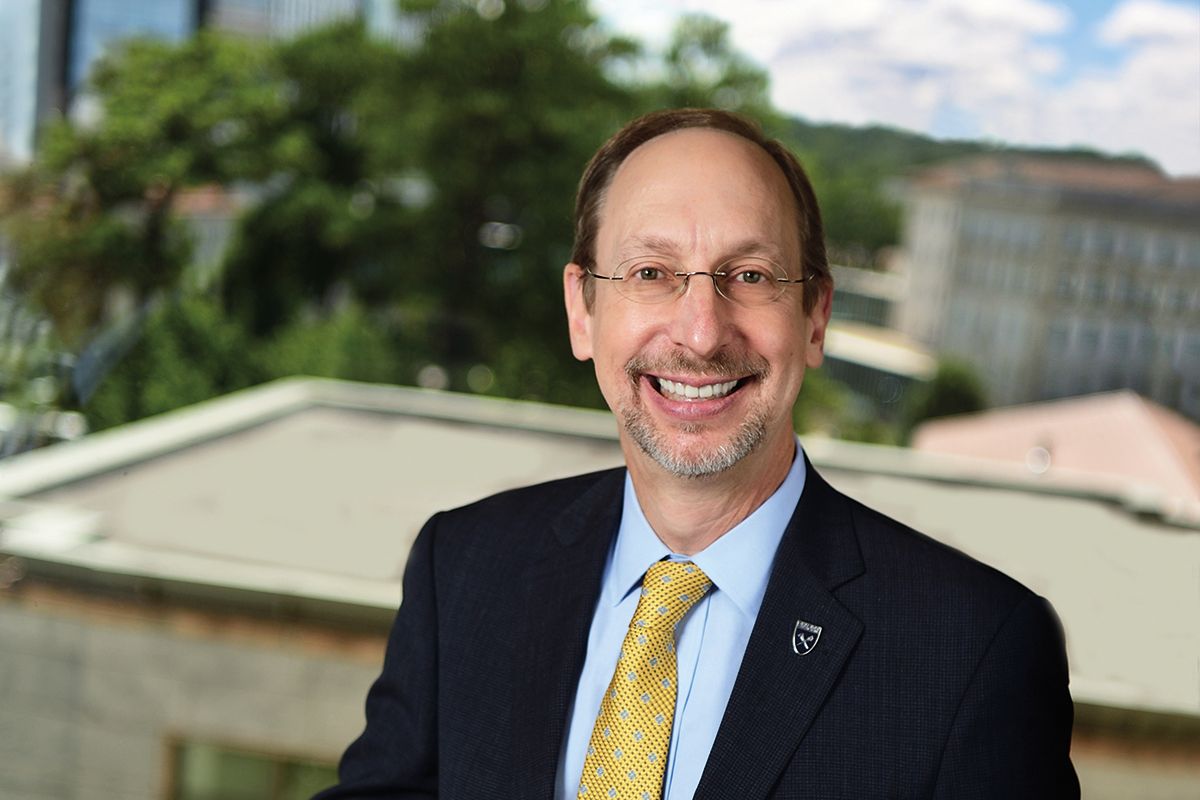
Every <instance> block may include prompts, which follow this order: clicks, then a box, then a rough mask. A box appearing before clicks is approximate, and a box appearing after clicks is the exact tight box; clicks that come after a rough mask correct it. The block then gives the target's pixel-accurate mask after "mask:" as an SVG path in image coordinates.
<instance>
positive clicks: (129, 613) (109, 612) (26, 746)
mask: <svg viewBox="0 0 1200 800" xmlns="http://www.w3.org/2000/svg"><path fill="white" fill-rule="evenodd" d="M382 652H383V637H382V636H350V635H339V634H335V633H331V632H327V631H321V630H319V629H315V628H305V627H301V626H294V625H287V624H279V623H265V622H255V621H248V620H244V619H238V618H236V617H231V616H221V615H215V614H204V613H194V612H183V611H178V610H161V609H160V610H155V609H153V608H141V607H137V606H133V605H129V604H122V603H114V602H107V601H101V600H96V599H94V598H86V597H82V596H71V595H68V594H63V593H57V592H53V591H49V592H48V591H41V590H37V589H36V588H35V589H31V590H26V589H22V590H21V591H20V592H16V591H15V590H8V591H7V592H3V593H0V797H3V798H5V800H50V798H54V799H55V800H66V799H67V798H70V800H151V798H153V799H154V800H159V798H167V797H169V796H170V774H169V773H170V762H171V759H170V751H171V744H172V743H173V742H174V741H178V740H180V739H185V740H193V741H209V742H216V743H220V744H224V745H228V746H234V747H239V748H245V749H248V750H257V751H261V752H264V753H268V754H270V753H274V754H279V755H292V756H302V757H315V758H318V759H321V760H324V761H327V762H330V763H334V762H336V760H337V758H338V756H339V755H340V754H341V752H342V750H343V749H344V748H345V747H346V745H347V744H349V743H350V741H352V740H353V739H354V738H355V737H356V736H357V735H358V734H359V732H361V730H362V726H363V722H364V718H363V701H364V699H365V697H366V691H367V688H368V687H369V686H370V683H371V681H372V680H374V678H375V676H376V675H377V674H378V671H379V665H380V663H382Z"/></svg>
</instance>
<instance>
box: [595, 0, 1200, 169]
mask: <svg viewBox="0 0 1200 800" xmlns="http://www.w3.org/2000/svg"><path fill="white" fill-rule="evenodd" d="M597 8H598V10H600V11H602V12H603V13H605V14H606V15H607V16H608V17H609V18H610V19H615V20H616V21H617V25H618V27H620V28H623V29H626V30H630V28H629V27H627V26H626V23H625V19H629V20H631V21H634V22H635V27H634V28H633V29H632V30H631V32H634V33H637V34H639V35H642V36H646V37H647V38H648V39H650V40H652V41H660V42H661V41H662V40H663V39H665V36H666V31H667V30H668V29H669V27H670V24H671V20H673V19H674V18H676V17H677V16H678V15H679V14H680V13H683V12H687V11H704V12H707V13H709V14H712V15H713V16H716V17H718V18H721V19H724V20H727V21H728V22H730V23H731V26H732V32H733V39H734V43H735V45H736V46H737V47H738V48H739V49H740V50H742V51H743V52H745V53H747V54H748V55H750V56H751V57H753V58H755V59H756V60H758V61H759V62H760V63H762V64H763V65H764V66H766V67H767V68H768V69H769V70H770V73H771V83H772V97H773V100H774V102H775V103H776V105H778V106H779V107H780V108H782V109H784V110H786V111H789V112H792V113H795V114H798V115H801V116H803V117H806V118H809V119H813V120H828V121H839V122H848V123H852V124H865V123H872V122H881V123H885V124H891V125H897V126H900V127H904V128H908V129H912V130H918V131H924V132H928V133H933V134H934V135H956V136H987V137H992V138H997V139H1000V140H1004V141H1010V142H1016V143H1022V144H1038V145H1073V144H1085V145H1090V146H1094V147H1098V148H1101V149H1104V150H1114V151H1122V152H1123V151H1131V150H1133V151H1140V152H1144V153H1146V154H1147V155H1150V156H1151V157H1153V158H1155V159H1157V160H1159V161H1160V163H1162V164H1163V166H1164V167H1165V168H1166V169H1167V170H1168V171H1171V172H1175V173H1200V8H1197V7H1196V6H1195V5H1194V4H1191V5H1185V4H1180V3H1171V2H1165V0H1126V1H1125V2H1124V3H1122V4H1121V5H1119V6H1118V7H1116V8H1115V9H1114V10H1113V12H1112V13H1111V14H1110V16H1109V17H1108V19H1106V20H1105V21H1104V22H1103V23H1102V24H1101V26H1100V27H1099V29H1098V32H1097V34H1096V35H1097V36H1098V37H1099V40H1098V44H1101V45H1104V46H1108V47H1113V48H1116V49H1117V51H1118V52H1119V53H1120V54H1121V58H1120V59H1119V64H1118V65H1117V66H1116V67H1109V68H1107V69H1101V68H1099V67H1094V66H1093V67H1087V65H1084V66H1083V67H1080V65H1069V64H1067V63H1066V62H1065V55H1064V51H1063V49H1062V48H1061V46H1060V44H1059V43H1061V42H1062V37H1064V36H1066V35H1069V34H1075V35H1079V34H1080V33H1081V32H1080V31H1077V30H1075V28H1074V24H1075V23H1074V21H1073V20H1072V18H1071V15H1070V12H1069V11H1067V10H1066V9H1065V8H1063V7H1061V6H1058V5H1055V4H1054V3H1052V2H1049V1H1048V0H657V2H649V1H648V0H599V1H598V2H597ZM623 9H632V10H631V11H629V12H628V13H629V14H630V16H629V17H626V16H625V14H626V13H627V12H626V11H625V10H623ZM1068 67H1071V69H1069V70H1068Z"/></svg>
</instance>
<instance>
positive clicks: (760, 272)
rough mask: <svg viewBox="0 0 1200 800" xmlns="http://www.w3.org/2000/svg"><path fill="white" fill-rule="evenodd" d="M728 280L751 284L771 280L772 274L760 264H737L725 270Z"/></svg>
mask: <svg viewBox="0 0 1200 800" xmlns="http://www.w3.org/2000/svg"><path fill="white" fill-rule="evenodd" d="M725 274H726V275H727V276H729V277H728V280H730V281H732V282H734V283H746V284H750V285H754V284H759V283H768V282H770V281H771V277H772V276H771V274H770V272H769V271H768V270H767V268H766V267H763V266H760V265H758V264H738V265H737V266H735V267H733V268H731V269H727V270H725Z"/></svg>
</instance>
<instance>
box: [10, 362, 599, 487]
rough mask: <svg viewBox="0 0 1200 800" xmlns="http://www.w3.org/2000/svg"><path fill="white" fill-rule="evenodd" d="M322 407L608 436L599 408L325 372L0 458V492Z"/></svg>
mask: <svg viewBox="0 0 1200 800" xmlns="http://www.w3.org/2000/svg"><path fill="white" fill-rule="evenodd" d="M316 406H325V407H332V408H350V409H357V410H362V411H375V412H382V413H394V414H409V415H412V416H418V417H427V418H432V419H443V420H451V421H455V422H466V423H474V424H481V425H494V426H497V427H506V428H518V429H522V430H530V431H538V432H541V433H556V434H566V435H574V436H585V437H590V438H596V439H604V440H609V441H614V440H616V439H617V428H616V422H615V420H614V419H613V417H612V415H611V414H610V413H608V412H606V411H593V410H588V409H579V408H568V407H566V406H553V405H549V404H546V403H531V402H527V401H518V400H507V399H503V398H496V397H479V396H473V395H467V394H458V393H455V392H441V391H435V390H433V389H418V388H413V387H407V386H390V385H382V384H370V383H356V382H354V381H341V380H332V379H328V378H308V377H293V378H281V379H279V380H275V381H272V382H270V383H266V384H262V385H260V386H254V387H251V388H249V389H243V390H241V391H238V392H233V393H231V394H227V395H224V396H222V397H217V398H214V399H211V400H205V401H202V402H200V403H196V404H195V405H191V406H186V407H184V408H180V409H176V410H174V411H168V412H167V413H165V414H159V415H157V416H154V417H149V418H146V419H142V420H138V421H136V422H130V423H128V424H126V425H121V426H119V427H116V428H110V429H109V430H104V431H99V432H97V433H92V434H89V435H87V436H84V437H82V438H80V439H76V440H73V441H66V442H60V443H58V444H54V445H51V446H49V447H44V448H41V449H38V450H31V451H28V452H25V453H21V454H19V455H15V456H10V457H8V458H6V459H3V460H0V497H25V496H27V495H30V494H33V493H35V492H39V491H44V490H46V489H50V488H53V487H55V486H61V485H62V484H65V483H70V482H72V481H77V480H81V479H83V478H88V477H91V476H93V475H98V474H100V473H102V472H107V471H109V470H113V469H118V468H120V467H123V466H128V465H129V464H134V463H137V462H139V461H145V460H148V459H151V458H155V457H157V456H163V455H167V454H168V453H173V452H175V451H178V450H182V449H184V448H185V447H190V446H192V445H196V444H201V443H203V442H207V441H211V440H212V439H216V438H218V437H220V436H225V435H228V434H231V433H236V432H238V431H242V430H246V429H248V428H252V427H255V426H256V425H260V424H262V423H265V422H270V421H272V420H275V419H279V418H281V417H284V416H287V415H288V414H292V413H295V412H297V411H301V410H304V409H306V408H313V407H316Z"/></svg>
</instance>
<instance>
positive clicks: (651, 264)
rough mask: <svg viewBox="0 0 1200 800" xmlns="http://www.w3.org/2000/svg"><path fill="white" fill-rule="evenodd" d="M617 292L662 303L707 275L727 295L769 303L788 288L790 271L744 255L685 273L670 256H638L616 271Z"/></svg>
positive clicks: (748, 302) (749, 303) (636, 299)
mask: <svg viewBox="0 0 1200 800" xmlns="http://www.w3.org/2000/svg"><path fill="white" fill-rule="evenodd" d="M614 277H620V280H618V281H615V282H614V283H615V285H616V288H617V291H619V292H620V293H621V294H623V295H625V296H626V297H628V298H629V299H630V300H633V301H634V302H638V303H662V302H666V301H667V300H670V299H671V298H673V297H675V296H676V295H678V294H681V293H682V292H683V289H684V286H685V285H686V282H687V281H688V280H692V279H696V280H704V279H705V278H708V279H710V280H712V281H713V283H714V284H715V285H716V289H717V291H718V292H719V293H720V294H721V295H722V296H723V297H725V298H728V299H729V300H732V301H733V302H735V303H740V304H742V305H746V306H757V305H764V304H766V303H770V302H771V301H772V300H774V299H775V298H777V297H779V296H780V295H781V294H783V292H784V290H785V288H786V287H787V273H785V272H784V271H783V269H782V268H781V267H779V266H777V265H775V264H773V263H771V262H770V261H765V260H763V259H758V258H742V259H737V260H735V261H730V262H728V263H726V264H722V265H721V266H720V267H719V268H718V269H716V270H715V271H714V272H686V271H685V270H684V268H683V266H682V265H681V264H679V263H678V262H675V261H673V260H669V259H657V258H656V259H647V258H637V259H632V260H630V261H626V262H623V263H622V264H620V265H619V266H618V267H617V269H616V271H615V274H614Z"/></svg>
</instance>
